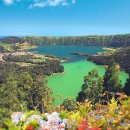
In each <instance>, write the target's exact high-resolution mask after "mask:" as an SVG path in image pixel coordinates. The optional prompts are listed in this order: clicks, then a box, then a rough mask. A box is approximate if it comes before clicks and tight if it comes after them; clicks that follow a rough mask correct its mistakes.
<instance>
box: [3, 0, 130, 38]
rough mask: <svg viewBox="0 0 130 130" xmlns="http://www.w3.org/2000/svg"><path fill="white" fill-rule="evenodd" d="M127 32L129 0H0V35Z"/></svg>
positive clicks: (129, 10)
mask: <svg viewBox="0 0 130 130" xmlns="http://www.w3.org/2000/svg"><path fill="white" fill-rule="evenodd" d="M125 33H130V0H0V36H7V35H8V36H24V35H37V36H79V35H107V34H125Z"/></svg>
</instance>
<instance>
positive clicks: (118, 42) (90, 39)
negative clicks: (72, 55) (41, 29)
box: [0, 34, 130, 47]
mask: <svg viewBox="0 0 130 130" xmlns="http://www.w3.org/2000/svg"><path fill="white" fill-rule="evenodd" d="M0 42H2V43H8V44H11V43H23V42H29V43H31V44H34V45H42V44H47V45H48V44H51V45H55V44H64V45H72V44H74V45H86V46H107V47H126V46H129V45H130V34H121V35H99V36H98V35H90V36H59V37H53V36H51V37H48V36H25V37H21V38H19V37H11V36H10V37H5V38H2V39H0Z"/></svg>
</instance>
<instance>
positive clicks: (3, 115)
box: [0, 60, 130, 130]
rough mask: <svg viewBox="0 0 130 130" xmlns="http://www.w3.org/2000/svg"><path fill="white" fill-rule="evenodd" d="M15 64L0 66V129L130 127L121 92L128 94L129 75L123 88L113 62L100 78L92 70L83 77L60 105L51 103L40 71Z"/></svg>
mask: <svg viewBox="0 0 130 130" xmlns="http://www.w3.org/2000/svg"><path fill="white" fill-rule="evenodd" d="M5 65H6V66H5ZM15 66H17V65H15V64H13V65H12V67H11V65H9V64H4V65H3V67H5V69H4V70H3V68H2V66H1V69H0V71H1V74H2V75H1V76H0V79H1V82H0V106H1V108H0V120H1V122H0V124H1V125H0V127H1V128H2V129H9V130H19V129H22V130H35V129H41V128H42V130H54V128H55V129H56V130H57V129H61V130H64V129H69V130H76V129H78V130H86V129H88V130H100V129H103V130H105V129H112V130H115V129H119V130H122V129H123V130H127V129H129V128H130V113H129V109H130V99H129V97H127V96H126V95H124V94H122V93H123V92H124V93H126V94H127V95H128V96H129V95H130V89H129V86H130V84H129V83H130V78H129V79H128V81H127V83H126V85H125V87H124V88H122V86H121V82H120V80H119V72H120V67H119V65H118V64H116V63H115V61H113V60H112V61H111V62H110V64H109V66H108V68H107V70H106V73H105V75H104V77H100V76H99V75H98V71H97V70H91V71H90V72H89V73H88V75H86V76H85V77H84V84H83V85H82V87H81V92H79V93H78V94H77V98H67V99H65V100H64V101H63V103H62V104H61V106H55V105H54V104H53V101H54V98H53V97H52V90H51V89H50V88H49V87H48V86H47V80H46V77H45V76H44V75H43V73H37V71H34V70H33V69H32V71H28V70H26V69H25V70H24V71H23V70H22V71H20V70H19V69H16V68H13V67H15ZM59 100H61V99H59ZM32 110H33V112H32ZM17 112H21V113H17ZM53 112H58V113H55V114H54V113H53ZM46 113H48V114H46ZM51 113H52V114H51ZM49 114H51V115H49ZM10 116H11V118H12V119H10Z"/></svg>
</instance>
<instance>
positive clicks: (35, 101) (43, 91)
mask: <svg viewBox="0 0 130 130" xmlns="http://www.w3.org/2000/svg"><path fill="white" fill-rule="evenodd" d="M18 98H19V100H20V101H21V103H23V104H26V106H27V109H29V110H39V111H41V112H43V110H45V109H46V108H47V106H48V105H49V103H52V102H53V98H52V91H51V89H50V88H49V87H47V80H46V77H45V76H43V75H42V76H41V75H36V76H35V77H33V78H32V77H31V75H30V74H29V73H28V72H24V73H22V74H21V75H20V78H19V82H18Z"/></svg>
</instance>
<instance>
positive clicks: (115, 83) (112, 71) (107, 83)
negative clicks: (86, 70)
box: [104, 59, 122, 93]
mask: <svg viewBox="0 0 130 130" xmlns="http://www.w3.org/2000/svg"><path fill="white" fill-rule="evenodd" d="M119 74H120V66H119V64H116V62H115V61H114V60H113V59H112V60H111V61H110V62H109V64H108V68H107V69H106V72H105V75H104V90H105V91H108V92H114V93H116V92H119V91H120V90H121V87H122V85H121V81H120V78H119Z"/></svg>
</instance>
